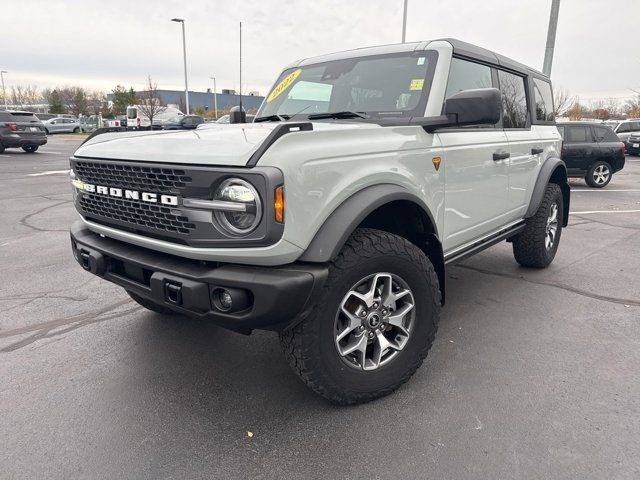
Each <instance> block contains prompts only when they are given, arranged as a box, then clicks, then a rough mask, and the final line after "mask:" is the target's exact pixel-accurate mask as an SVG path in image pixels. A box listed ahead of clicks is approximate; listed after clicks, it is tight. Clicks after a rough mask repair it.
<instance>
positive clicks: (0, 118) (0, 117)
mask: <svg viewBox="0 0 640 480" xmlns="http://www.w3.org/2000/svg"><path fill="white" fill-rule="evenodd" d="M10 121H11V114H9V113H7V112H0V122H10Z"/></svg>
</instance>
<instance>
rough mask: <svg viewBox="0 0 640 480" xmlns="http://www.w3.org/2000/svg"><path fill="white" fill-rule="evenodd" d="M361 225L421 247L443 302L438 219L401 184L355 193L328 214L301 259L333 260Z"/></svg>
mask: <svg viewBox="0 0 640 480" xmlns="http://www.w3.org/2000/svg"><path fill="white" fill-rule="evenodd" d="M359 227H367V228H375V229H378V230H383V231H386V232H389V233H393V234H396V235H399V236H401V237H404V238H406V239H407V240H409V241H410V242H412V243H413V244H414V245H416V246H417V247H418V248H420V249H421V250H422V251H423V252H424V253H425V255H427V257H428V258H429V260H430V261H431V263H432V264H433V266H434V268H435V270H436V273H437V274H438V280H439V282H440V291H441V292H442V303H443V304H444V298H445V273H444V255H443V252H442V245H441V243H440V240H439V237H438V230H437V226H436V222H435V219H434V217H433V215H432V213H431V211H430V210H429V208H428V207H427V206H426V205H425V204H424V202H422V201H421V200H420V199H419V198H417V197H416V196H415V195H413V194H411V193H410V192H409V191H407V190H406V189H405V188H403V187H401V186H399V185H394V184H378V185H373V186H370V187H366V188H364V189H362V190H360V191H358V192H356V193H354V194H353V195H352V196H351V197H349V198H348V199H347V200H345V201H344V202H343V203H342V204H340V206H338V208H336V209H335V210H334V211H333V212H332V213H331V215H329V217H328V218H327V220H326V221H325V222H324V224H323V225H322V227H321V228H320V230H318V232H317V233H316V235H315V236H314V238H313V240H312V241H311V243H310V244H309V246H308V247H307V249H306V250H305V252H304V254H303V255H302V256H301V257H300V258H299V260H300V261H304V262H328V261H330V260H332V259H334V258H335V257H336V256H337V255H338V253H339V252H340V250H341V249H342V247H343V246H344V244H345V243H346V242H347V240H348V238H349V236H350V235H351V234H352V233H353V232H354V231H355V230H356V229H357V228H359Z"/></svg>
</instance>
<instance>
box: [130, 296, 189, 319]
mask: <svg viewBox="0 0 640 480" xmlns="http://www.w3.org/2000/svg"><path fill="white" fill-rule="evenodd" d="M127 293H128V294H129V296H130V297H131V299H132V300H133V301H134V302H136V303H137V304H138V305H141V306H143V307H144V308H146V309H147V310H151V311H152V312H156V313H161V314H162V315H180V314H179V313H177V312H174V311H173V310H171V309H170V308H168V307H165V306H164V305H160V304H158V303H155V302H152V301H151V300H147V299H146V298H142V297H141V296H139V295H137V294H135V293H133V292H130V291H129V290H127Z"/></svg>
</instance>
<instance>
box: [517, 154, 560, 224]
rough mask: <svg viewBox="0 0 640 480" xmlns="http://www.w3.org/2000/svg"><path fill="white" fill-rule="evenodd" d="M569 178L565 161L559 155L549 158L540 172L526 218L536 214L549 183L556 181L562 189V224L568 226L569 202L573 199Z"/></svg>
mask: <svg viewBox="0 0 640 480" xmlns="http://www.w3.org/2000/svg"><path fill="white" fill-rule="evenodd" d="M567 178H568V177H567V166H566V165H565V163H564V162H563V161H562V160H560V159H559V158H557V157H552V158H548V159H547V160H546V161H545V162H544V163H543V164H542V168H541V169H540V173H538V178H537V179H536V183H535V185H534V187H533V193H532V194H531V200H530V201H529V208H528V209H527V212H526V213H525V218H529V217H532V216H533V215H535V213H536V211H537V210H538V208H539V207H540V204H541V203H542V198H543V197H544V192H545V190H546V188H547V184H549V183H555V184H556V185H558V186H559V187H560V189H561V190H562V204H563V205H562V210H563V211H562V226H564V227H566V226H567V224H568V223H569V203H570V200H571V187H570V186H569V182H568V180H567Z"/></svg>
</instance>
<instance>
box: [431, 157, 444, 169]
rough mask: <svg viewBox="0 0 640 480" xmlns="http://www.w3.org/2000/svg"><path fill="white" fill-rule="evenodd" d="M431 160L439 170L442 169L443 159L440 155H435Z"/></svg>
mask: <svg viewBox="0 0 640 480" xmlns="http://www.w3.org/2000/svg"><path fill="white" fill-rule="evenodd" d="M431 161H432V162H433V166H434V167H436V172H437V171H438V170H439V169H440V162H442V159H441V158H440V157H433V158H432V159H431Z"/></svg>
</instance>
